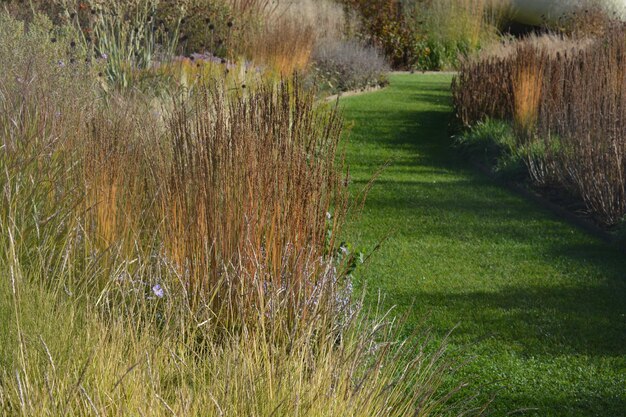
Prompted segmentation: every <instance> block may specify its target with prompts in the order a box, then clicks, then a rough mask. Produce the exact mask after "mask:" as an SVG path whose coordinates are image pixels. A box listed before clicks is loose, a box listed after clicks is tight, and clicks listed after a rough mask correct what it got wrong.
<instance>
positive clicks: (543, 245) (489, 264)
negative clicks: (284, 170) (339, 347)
mask: <svg viewBox="0 0 626 417" xmlns="http://www.w3.org/2000/svg"><path fill="white" fill-rule="evenodd" d="M450 80H451V76H449V75H396V76H392V78H391V85H390V86H389V87H388V88H387V89H385V90H382V91H379V92H374V93H371V94H367V95H363V96H355V97H349V98H345V99H342V100H341V107H342V108H343V109H344V115H345V117H346V119H347V123H348V125H351V126H352V128H351V133H350V140H349V144H348V148H347V160H348V163H349V165H350V172H351V177H352V179H353V183H352V190H353V191H354V192H356V191H358V190H359V189H361V188H362V187H364V186H365V184H366V183H367V182H368V181H369V180H370V178H371V177H372V175H373V174H374V173H375V172H376V171H377V170H378V169H379V167H380V166H381V165H382V164H384V163H385V162H387V161H390V162H391V163H390V165H389V167H388V168H387V169H386V170H385V171H384V172H383V173H382V175H381V177H380V178H379V179H378V180H377V181H376V182H375V185H374V187H373V189H372V190H371V192H370V193H369V196H368V198H367V201H366V204H365V208H364V211H363V213H362V215H361V216H360V217H359V218H356V219H355V220H354V221H353V222H352V224H351V228H350V231H349V232H348V235H349V236H348V240H349V241H350V242H351V243H352V244H354V245H358V246H360V247H362V248H365V249H372V248H374V246H375V245H376V244H377V243H379V242H380V241H381V240H382V239H383V238H384V237H386V236H389V238H388V239H387V240H386V241H385V242H384V243H383V244H382V246H381V248H380V249H379V250H378V251H377V252H376V253H375V254H374V256H373V257H372V258H371V259H370V261H369V262H368V264H366V265H365V266H363V267H360V268H359V269H358V270H357V272H356V274H355V276H356V278H357V280H358V282H366V283H367V288H368V291H369V294H370V295H371V297H370V300H371V302H372V303H374V302H375V295H376V292H377V290H378V289H381V290H382V292H383V294H385V295H386V301H385V302H386V305H387V306H391V305H398V306H399V307H400V310H402V311H406V310H407V309H410V313H409V322H408V323H407V332H409V331H410V328H411V327H412V326H413V325H416V324H417V323H418V322H420V321H421V320H423V318H424V317H426V316H427V317H429V319H428V321H427V323H428V324H429V325H430V326H432V327H433V328H434V331H436V332H437V334H438V335H440V336H443V335H444V334H445V333H446V332H447V331H448V330H450V329H451V328H452V327H453V326H455V325H456V324H459V327H458V328H457V329H456V330H455V331H454V332H453V334H452V337H451V351H452V352H453V354H454V355H456V354H460V355H462V357H468V356H475V359H474V360H473V361H472V362H471V364H470V365H469V366H468V367H466V368H465V370H464V371H463V372H462V373H461V374H460V375H458V376H457V377H456V378H458V380H466V381H470V382H472V383H473V385H474V386H478V385H480V384H488V388H490V389H493V390H495V391H497V397H496V400H495V403H494V404H493V408H492V410H493V411H495V415H504V414H506V412H508V411H512V410H516V409H521V408H535V409H536V410H534V411H529V412H527V413H526V414H525V415H537V416H568V417H569V416H603V417H605V416H626V256H624V255H623V254H621V253H619V252H618V251H616V250H615V249H614V248H612V247H610V246H608V245H606V244H604V243H602V242H600V241H598V240H597V239H595V238H593V237H590V236H588V235H587V234H585V233H584V232H581V231H580V230H578V229H576V228H575V227H573V226H571V225H570V224H568V223H567V222H565V221H562V220H560V219H559V218H557V217H556V216H554V215H553V214H551V213H550V212H548V211H546V210H544V209H542V208H540V207H538V206H537V205H536V204H534V203H532V202H529V201H527V200H525V199H524V198H522V197H520V196H518V195H516V194H515V193H512V192H510V191H509V190H507V189H505V188H503V187H501V186H499V185H498V184H495V183H494V182H492V181H491V180H490V179H488V178H487V177H485V176H483V175H482V174H480V173H478V172H476V171H475V170H473V169H472V168H471V167H470V166H469V165H468V164H467V163H466V162H465V161H464V160H463V157H462V156H460V154H459V152H457V151H456V150H455V149H453V148H452V141H451V139H450V133H449V129H448V125H449V123H450V122H451V121H452V120H453V119H452V117H453V116H452V109H451V98H450V91H449V87H450ZM483 398H486V396H485V397H483Z"/></svg>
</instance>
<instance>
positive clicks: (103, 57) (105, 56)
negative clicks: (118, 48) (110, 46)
mask: <svg viewBox="0 0 626 417" xmlns="http://www.w3.org/2000/svg"><path fill="white" fill-rule="evenodd" d="M100 57H101V58H102V59H107V58H108V57H109V56H108V55H107V54H105V53H104V52H103V53H102V54H100Z"/></svg>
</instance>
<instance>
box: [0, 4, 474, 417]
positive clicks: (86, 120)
mask: <svg viewBox="0 0 626 417" xmlns="http://www.w3.org/2000/svg"><path fill="white" fill-rule="evenodd" d="M42 25H43V26H41V27H39V26H37V25H36V24H31V26H30V29H29V30H28V31H25V29H24V26H23V25H22V24H20V23H19V22H16V21H14V20H13V19H11V18H9V17H8V16H6V15H4V14H2V15H0V32H1V33H2V35H3V36H1V37H0V54H1V55H0V56H1V57H2V58H3V59H0V69H1V70H0V108H1V109H2V112H1V113H0V235H1V236H2V237H3V238H2V239H0V276H1V277H2V278H1V279H0V330H2V331H0V414H2V415H7V416H30V415H76V416H87V415H99V416H105V415H154V416H160V415H216V416H219V415H229V416H266V415H281V416H291V415H312V416H331V415H333V416H334V415H353V416H373V415H380V416H403V415H407V414H414V415H420V416H427V415H437V414H441V413H443V412H448V413H457V412H458V413H459V414H460V413H465V414H480V413H481V412H482V411H483V410H482V407H479V408H477V409H472V408H468V406H467V404H466V401H467V400H471V399H472V397H471V395H470V396H462V397H459V396H457V394H458V393H459V390H460V388H461V387H459V388H458V389H451V390H450V389H448V388H447V387H446V385H445V384H444V382H445V378H446V376H447V375H449V372H451V369H452V368H453V367H454V366H455V364H453V363H450V362H449V361H447V360H446V358H445V356H446V355H445V354H446V351H445V344H444V345H440V344H432V343H430V342H429V340H430V339H428V332H425V333H420V334H416V335H415V337H414V338H412V339H410V340H403V339H401V338H400V334H401V333H400V329H401V327H400V325H399V324H398V323H397V322H396V320H395V319H394V318H393V316H391V315H385V314H381V313H379V312H378V313H377V312H372V314H367V312H363V311H362V307H361V305H360V303H359V300H358V299H355V297H353V295H352V292H351V286H350V281H349V279H348V277H346V275H345V274H344V273H343V272H342V270H343V262H347V261H349V260H346V259H345V255H343V251H341V250H338V248H337V246H338V245H337V244H336V243H337V242H336V241H335V239H336V236H337V233H339V231H340V226H341V223H342V221H343V216H344V214H345V207H346V204H347V203H346V195H345V181H344V171H343V169H342V162H341V161H342V159H341V155H340V153H339V148H338V140H339V136H340V133H341V127H342V123H341V119H340V117H339V115H338V114H337V112H336V109H334V108H327V107H318V106H317V104H316V102H315V98H314V96H313V94H312V92H309V91H306V90H304V89H303V88H302V85H301V83H300V81H299V80H298V79H294V80H285V81H283V82H282V83H280V84H278V85H275V84H271V83H261V84H258V85H247V86H245V88H244V86H243V85H240V84H238V85H237V87H236V88H234V87H233V85H232V83H231V82H226V81H224V80H222V79H219V78H216V79H212V80H211V81H207V80H205V82H204V83H200V84H199V85H198V87H197V88H194V89H192V90H191V91H190V92H188V95H187V96H176V98H174V99H171V100H165V101H163V102H162V103H160V104H161V105H160V106H157V105H155V103H154V102H153V101H152V100H153V99H147V98H146V97H145V96H142V95H141V94H139V93H137V92H136V91H132V92H125V91H123V90H122V91H119V92H111V93H109V94H107V95H104V96H103V95H102V91H101V90H100V89H99V87H98V84H99V83H98V82H97V81H96V80H95V79H94V78H92V77H93V76H94V74H92V73H91V70H90V68H89V67H88V66H86V65H83V63H80V64H78V63H77V64H76V65H63V66H62V65H59V63H58V61H59V60H61V59H65V58H64V57H65V55H64V54H66V53H67V51H66V50H64V48H63V47H61V46H58V45H61V44H63V42H65V41H66V40H67V39H66V38H65V37H62V34H59V35H58V36H59V39H57V42H54V43H53V45H52V46H50V43H49V42H47V40H48V39H49V36H50V32H49V27H48V26H46V25H47V23H45V22H44V23H42ZM68 30H69V29H68ZM63 36H72V34H71V33H68V34H67V35H63ZM70 39H71V38H70ZM61 40H62V41H63V42H61ZM329 212H330V213H332V214H331V215H329V214H328V213H329Z"/></svg>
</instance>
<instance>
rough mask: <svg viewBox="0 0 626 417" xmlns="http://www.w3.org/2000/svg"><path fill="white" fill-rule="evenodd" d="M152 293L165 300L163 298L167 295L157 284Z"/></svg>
mask: <svg viewBox="0 0 626 417" xmlns="http://www.w3.org/2000/svg"><path fill="white" fill-rule="evenodd" d="M152 292H153V293H154V295H156V296H157V297H159V298H163V296H164V295H165V291H163V288H162V287H161V286H160V285H159V284H156V285H155V286H154V287H152Z"/></svg>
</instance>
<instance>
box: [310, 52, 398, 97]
mask: <svg viewBox="0 0 626 417" xmlns="http://www.w3.org/2000/svg"><path fill="white" fill-rule="evenodd" d="M313 61H314V65H315V72H316V75H317V76H318V77H319V79H320V80H321V81H322V82H323V83H324V84H326V85H328V87H329V88H330V89H331V91H334V92H339V91H348V90H356V89H363V88H367V87H375V86H379V85H382V84H384V83H385V82H386V78H385V77H386V73H387V72H388V71H389V66H388V65H387V63H386V62H385V59H384V57H383V56H382V55H381V54H380V52H379V51H378V50H377V49H376V48H374V47H371V46H370V47H368V46H362V45H361V44H360V43H359V42H357V41H354V40H352V41H337V40H329V41H326V42H321V43H320V44H318V46H317V48H316V49H315V52H314V53H313Z"/></svg>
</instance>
